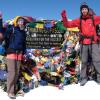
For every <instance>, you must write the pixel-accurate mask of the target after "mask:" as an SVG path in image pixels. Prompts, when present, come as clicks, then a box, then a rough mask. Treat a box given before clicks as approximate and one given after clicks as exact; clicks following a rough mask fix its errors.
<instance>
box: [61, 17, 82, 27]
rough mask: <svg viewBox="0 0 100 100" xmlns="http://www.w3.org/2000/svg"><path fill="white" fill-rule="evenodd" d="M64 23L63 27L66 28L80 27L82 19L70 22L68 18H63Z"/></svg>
mask: <svg viewBox="0 0 100 100" xmlns="http://www.w3.org/2000/svg"><path fill="white" fill-rule="evenodd" d="M62 21H63V25H64V26H65V27H68V28H73V27H78V28H79V27H80V19H79V18H77V19H75V20H71V21H68V19H67V18H66V17H63V18H62Z"/></svg>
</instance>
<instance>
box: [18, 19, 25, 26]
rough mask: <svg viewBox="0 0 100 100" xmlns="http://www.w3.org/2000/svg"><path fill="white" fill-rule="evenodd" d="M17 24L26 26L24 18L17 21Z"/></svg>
mask: <svg viewBox="0 0 100 100" xmlns="http://www.w3.org/2000/svg"><path fill="white" fill-rule="evenodd" d="M17 25H18V26H20V27H22V26H24V20H23V19H21V20H20V19H19V20H18V22H17Z"/></svg>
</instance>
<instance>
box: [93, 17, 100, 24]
mask: <svg viewBox="0 0 100 100" xmlns="http://www.w3.org/2000/svg"><path fill="white" fill-rule="evenodd" d="M94 22H95V25H97V24H100V16H94Z"/></svg>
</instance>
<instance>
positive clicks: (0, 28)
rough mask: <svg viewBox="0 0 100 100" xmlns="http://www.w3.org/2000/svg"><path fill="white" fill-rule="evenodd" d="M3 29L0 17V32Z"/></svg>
mask: <svg viewBox="0 0 100 100" xmlns="http://www.w3.org/2000/svg"><path fill="white" fill-rule="evenodd" d="M2 31H3V26H2V19H0V32H2Z"/></svg>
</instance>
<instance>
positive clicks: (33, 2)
mask: <svg viewBox="0 0 100 100" xmlns="http://www.w3.org/2000/svg"><path fill="white" fill-rule="evenodd" d="M82 2H86V3H87V4H88V5H89V6H90V7H91V8H92V9H94V11H95V12H96V14H97V15H100V0H0V10H1V11H2V12H3V19H4V20H8V19H12V18H14V17H15V16H17V15H26V16H32V17H33V18H37V19H40V18H44V19H57V20H59V19H61V15H60V13H61V11H62V10H63V9H65V10H66V11H67V15H68V18H69V19H74V18H77V17H79V16H80V4H81V3H82Z"/></svg>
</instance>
